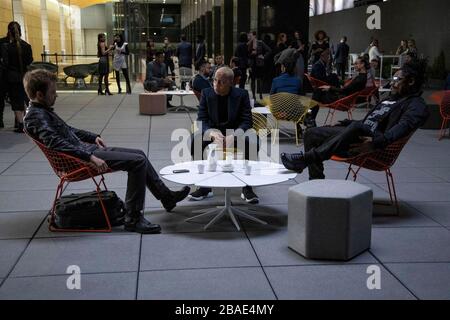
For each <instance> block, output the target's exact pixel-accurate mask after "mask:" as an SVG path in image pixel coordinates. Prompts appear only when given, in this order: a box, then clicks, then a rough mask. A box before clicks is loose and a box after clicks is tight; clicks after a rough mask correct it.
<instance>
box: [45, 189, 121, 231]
mask: <svg viewBox="0 0 450 320" xmlns="http://www.w3.org/2000/svg"><path fill="white" fill-rule="evenodd" d="M100 196H101V198H102V201H103V205H104V206H105V208H106V211H107V213H108V216H109V221H110V223H111V226H113V227H116V226H121V225H123V222H124V218H125V213H126V209H125V204H124V202H123V201H122V200H121V199H120V198H119V197H118V196H117V194H116V193H115V192H114V191H101V192H100ZM55 210H56V215H55V222H54V223H55V227H56V228H60V229H100V228H106V227H107V226H106V221H105V216H104V215H103V211H102V206H101V204H100V201H99V199H98V195H97V192H95V191H93V192H87V193H79V194H70V195H67V196H62V197H61V198H60V199H59V200H58V201H57V202H56V208H55Z"/></svg>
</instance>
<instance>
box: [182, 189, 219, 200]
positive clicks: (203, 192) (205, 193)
mask: <svg viewBox="0 0 450 320" xmlns="http://www.w3.org/2000/svg"><path fill="white" fill-rule="evenodd" d="M213 196H214V193H213V192H212V190H211V189H210V188H199V189H197V190H195V191H194V192H192V193H191V194H190V195H189V197H188V199H189V200H191V201H202V200H204V199H206V198H212V197H213Z"/></svg>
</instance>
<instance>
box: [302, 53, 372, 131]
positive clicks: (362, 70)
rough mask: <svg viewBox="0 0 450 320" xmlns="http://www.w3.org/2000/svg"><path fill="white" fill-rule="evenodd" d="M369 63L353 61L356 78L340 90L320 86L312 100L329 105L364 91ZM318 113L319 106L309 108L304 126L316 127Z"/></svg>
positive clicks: (359, 60) (359, 59)
mask: <svg viewBox="0 0 450 320" xmlns="http://www.w3.org/2000/svg"><path fill="white" fill-rule="evenodd" d="M368 68H369V63H368V62H367V61H366V60H364V58H362V57H359V58H358V59H356V61H355V71H356V73H357V76H356V77H354V78H353V79H352V81H351V82H349V83H348V84H347V85H345V86H344V87H342V88H338V87H333V86H322V87H320V88H319V89H316V90H314V94H313V100H315V101H317V102H319V103H321V104H329V103H333V102H335V101H338V100H340V99H343V98H345V97H348V96H350V95H352V94H354V93H356V92H358V91H361V90H364V88H365V87H366V83H367V69H368ZM318 113H319V106H316V107H314V108H311V112H310V113H309V114H308V115H307V116H306V119H305V124H306V126H307V127H316V117H317V114H318Z"/></svg>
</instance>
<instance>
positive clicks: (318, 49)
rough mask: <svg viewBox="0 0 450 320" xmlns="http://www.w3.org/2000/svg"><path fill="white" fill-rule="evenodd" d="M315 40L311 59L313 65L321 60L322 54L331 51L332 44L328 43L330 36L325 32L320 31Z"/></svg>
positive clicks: (315, 35)
mask: <svg viewBox="0 0 450 320" xmlns="http://www.w3.org/2000/svg"><path fill="white" fill-rule="evenodd" d="M314 38H315V39H316V41H314V43H313V44H312V46H311V59H312V64H315V63H316V62H317V61H319V60H320V56H321V54H322V52H324V51H325V50H327V49H330V44H329V43H328V41H327V39H328V36H327V34H326V33H325V31H323V30H319V31H317V32H316V33H315V34H314Z"/></svg>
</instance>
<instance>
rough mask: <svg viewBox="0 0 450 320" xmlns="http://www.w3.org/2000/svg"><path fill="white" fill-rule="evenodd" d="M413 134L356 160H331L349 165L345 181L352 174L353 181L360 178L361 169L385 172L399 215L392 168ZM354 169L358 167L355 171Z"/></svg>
mask: <svg viewBox="0 0 450 320" xmlns="http://www.w3.org/2000/svg"><path fill="white" fill-rule="evenodd" d="M412 135H413V134H411V135H409V136H407V137H405V138H402V139H400V140H398V141H396V142H394V143H392V144H391V145H389V146H387V147H386V148H385V149H384V150H377V151H374V152H370V153H366V154H361V155H357V156H356V157H354V158H347V159H346V158H341V157H338V156H333V157H332V158H331V160H333V161H337V162H342V163H348V164H349V167H348V173H347V176H346V177H345V180H348V178H349V176H350V173H352V174H353V181H356V180H357V178H358V174H359V171H360V170H361V169H367V170H372V171H379V172H381V171H384V172H385V173H386V180H387V184H388V188H389V197H390V198H391V204H392V205H395V207H396V212H397V215H398V214H399V213H400V209H399V206H398V201H397V193H396V191H395V184H394V176H393V175H392V172H391V168H392V166H393V165H394V163H395V162H396V161H397V158H398V157H399V155H400V153H401V151H402V150H403V148H404V147H405V145H406V144H407V143H408V141H409V139H410V138H411V136H412ZM354 167H357V169H355V168H354Z"/></svg>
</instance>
